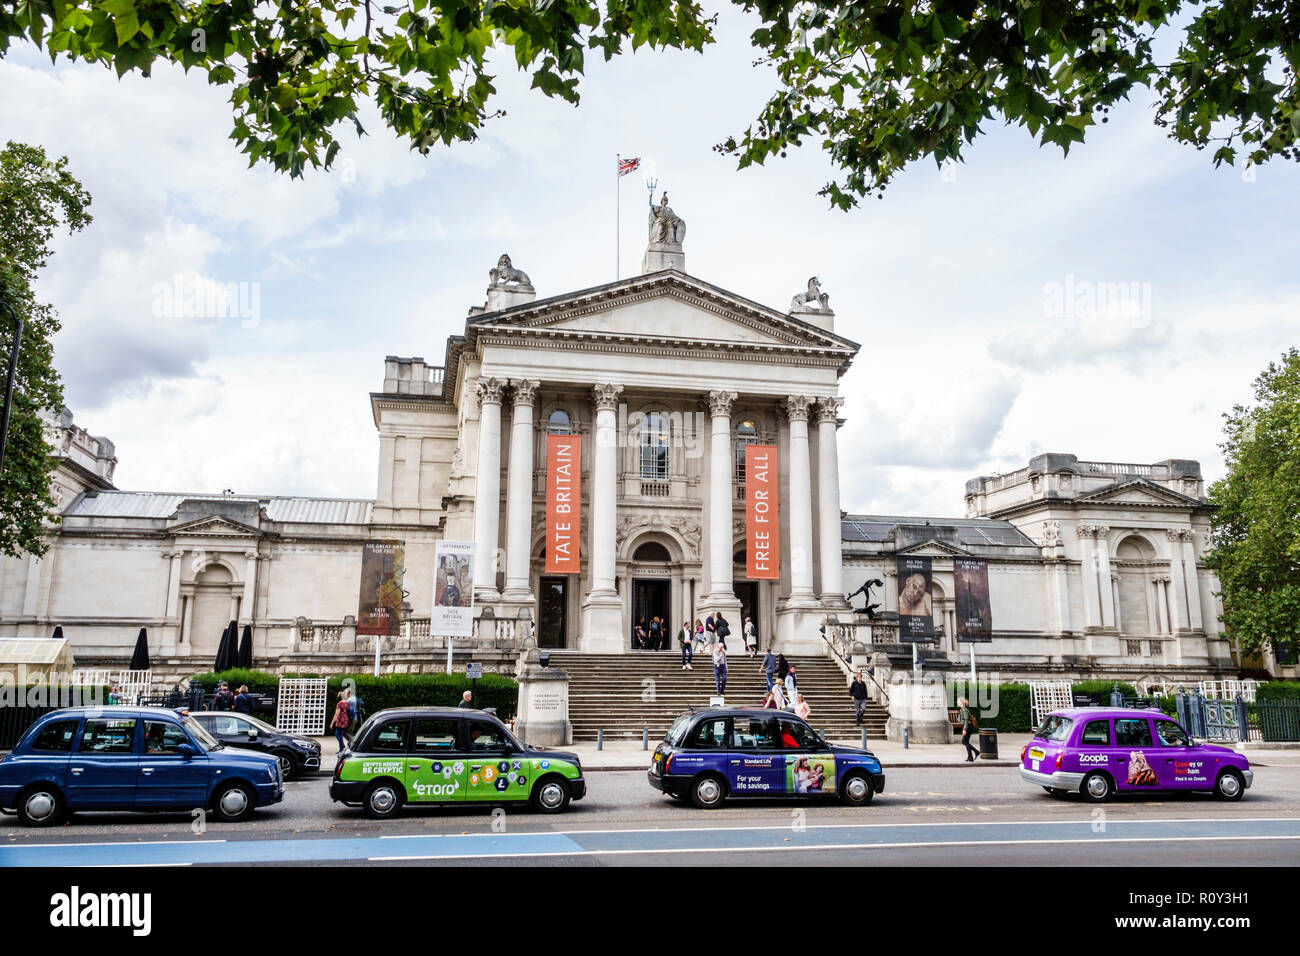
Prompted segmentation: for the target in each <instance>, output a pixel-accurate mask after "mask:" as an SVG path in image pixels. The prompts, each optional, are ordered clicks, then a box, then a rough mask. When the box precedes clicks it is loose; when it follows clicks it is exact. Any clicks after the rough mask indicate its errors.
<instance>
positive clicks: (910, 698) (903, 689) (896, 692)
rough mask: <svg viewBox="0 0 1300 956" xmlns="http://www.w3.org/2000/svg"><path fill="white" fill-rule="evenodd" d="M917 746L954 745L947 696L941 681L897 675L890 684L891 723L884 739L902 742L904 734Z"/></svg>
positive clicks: (887, 726)
mask: <svg viewBox="0 0 1300 956" xmlns="http://www.w3.org/2000/svg"><path fill="white" fill-rule="evenodd" d="M904 730H906V731H907V737H908V740H909V741H910V742H911V743H916V744H950V743H952V742H953V741H952V725H951V724H950V723H948V694H947V688H946V687H945V686H944V682H943V680H942V679H939V680H934V679H926V678H923V677H917V676H915V675H912V674H908V673H896V674H894V675H893V679H892V680H891V681H890V682H889V720H888V721H887V722H886V724H885V736H886V737H887V738H888V739H890V740H895V741H901V740H902V739H903V731H904Z"/></svg>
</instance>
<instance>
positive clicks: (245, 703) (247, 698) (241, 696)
mask: <svg viewBox="0 0 1300 956" xmlns="http://www.w3.org/2000/svg"><path fill="white" fill-rule="evenodd" d="M232 707H233V708H234V711H235V713H237V714H248V715H249V716H250V717H251V716H252V715H253V695H252V694H250V693H249V692H248V685H247V684H241V685H240V686H239V693H238V694H236V695H235V702H234V704H233V705H232Z"/></svg>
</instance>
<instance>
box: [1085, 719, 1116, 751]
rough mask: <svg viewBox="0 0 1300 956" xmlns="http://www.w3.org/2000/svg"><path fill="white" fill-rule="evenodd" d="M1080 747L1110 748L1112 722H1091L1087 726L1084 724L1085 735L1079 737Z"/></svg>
mask: <svg viewBox="0 0 1300 956" xmlns="http://www.w3.org/2000/svg"><path fill="white" fill-rule="evenodd" d="M1079 746H1081V747H1109V746H1110V721H1109V720H1090V721H1088V722H1087V723H1086V724H1084V725H1083V733H1081V734H1080V735H1079Z"/></svg>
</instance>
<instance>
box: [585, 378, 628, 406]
mask: <svg viewBox="0 0 1300 956" xmlns="http://www.w3.org/2000/svg"><path fill="white" fill-rule="evenodd" d="M591 393H592V397H593V399H594V400H595V402H596V411H598V412H599V411H610V412H612V411H614V410H615V409H616V408H618V397H619V396H620V395H622V394H623V386H622V385H613V384H610V383H608V382H602V383H601V384H599V385H593V386H592V388H591Z"/></svg>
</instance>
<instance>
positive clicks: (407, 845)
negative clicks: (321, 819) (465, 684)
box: [0, 819, 1300, 866]
mask: <svg viewBox="0 0 1300 956" xmlns="http://www.w3.org/2000/svg"><path fill="white" fill-rule="evenodd" d="M1260 839H1264V840H1269V839H1274V840H1276V839H1290V840H1296V839H1300V820H1289V819H1282V820H1279V819H1266V820H1261V819H1241V820H1226V819H1225V820H1116V821H1110V822H1108V823H1107V824H1106V827H1105V830H1103V831H1100V832H1098V831H1094V830H1093V824H1092V823H1091V822H1090V821H1086V820H1081V821H1070V822H1065V821H1060V822H1042V823H1023V824H1019V825H1016V826H1014V827H1009V826H1005V825H991V824H988V823H951V824H934V823H931V824H908V823H900V824H888V825H881V824H874V825H864V826H843V825H836V826H824V827H818V826H815V825H814V826H809V827H807V828H806V829H803V830H796V829H794V828H793V827H771V826H768V827H734V826H730V827H726V828H719V829H712V828H708V827H700V828H685V829H663V830H656V829H624V830H576V831H575V830H570V831H567V832H558V833H557V832H540V833H483V834H455V835H446V836H438V835H410V836H407V835H394V836H391V837H352V838H338V839H319V838H318V839H309V840H224V841H223V840H207V841H200V840H195V841H185V840H178V841H176V842H174V843H173V842H161V841H160V842H153V843H135V842H132V843H125V842H123V843H102V842H101V843H93V844H88V843H65V844H51V843H43V844H40V845H23V844H21V843H11V844H8V845H4V846H0V866H166V865H177V864H205V863H291V862H316V861H324V860H383V859H390V860H401V859H430V860H437V859H459V858H466V857H488V858H491V857H530V856H539V857H540V856H557V855H588V854H607V853H614V854H636V853H675V852H687V853H691V852H696V853H698V852H726V851H737V852H745V851H755V850H757V851H762V850H769V849H770V850H795V849H808V850H813V849H818V848H830V847H837V848H838V847H846V846H851V847H861V848H862V849H863V850H867V851H869V850H870V849H871V848H872V847H873V846H877V847H878V846H895V847H896V846H900V845H903V846H917V847H921V846H935V845H943V844H953V843H967V844H989V845H992V844H999V843H1062V844H1068V843H1104V842H1115V841H1132V840H1154V841H1160V840H1260Z"/></svg>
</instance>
